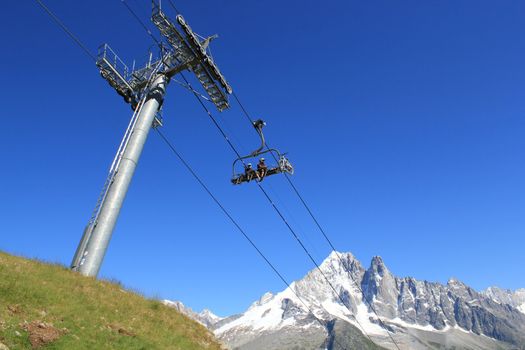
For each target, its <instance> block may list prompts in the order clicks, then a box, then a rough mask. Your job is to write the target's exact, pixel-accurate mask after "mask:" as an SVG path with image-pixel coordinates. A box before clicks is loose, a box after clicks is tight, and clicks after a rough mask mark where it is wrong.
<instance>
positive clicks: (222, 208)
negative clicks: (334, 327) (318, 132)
mask: <svg viewBox="0 0 525 350" xmlns="http://www.w3.org/2000/svg"><path fill="white" fill-rule="evenodd" d="M155 131H156V132H157V133H158V134H159V136H160V138H161V139H162V140H163V141H164V142H165V143H166V145H167V146H168V148H170V149H171V151H172V152H173V153H174V154H175V156H177V158H178V159H179V161H180V162H181V163H182V165H184V167H185V168H186V170H188V171H189V172H190V173H191V175H192V176H193V178H194V179H195V180H196V181H197V182H198V183H199V185H200V186H201V187H202V188H203V189H204V191H205V192H206V193H207V194H208V195H209V196H210V197H211V199H212V200H213V201H214V202H215V204H217V206H218V207H219V208H220V209H221V211H222V212H223V214H224V215H226V217H227V218H228V219H229V220H230V221H231V222H232V224H233V225H234V226H235V227H236V228H237V230H238V231H239V232H240V233H241V234H242V235H243V237H244V238H245V239H246V240H247V241H248V243H250V245H251V246H252V247H253V249H255V251H256V252H257V253H258V254H259V256H260V257H261V258H262V259H263V260H264V261H265V262H266V264H267V265H268V266H269V267H270V268H271V269H272V270H273V272H274V273H275V274H276V275H277V276H278V277H279V279H280V280H281V281H282V282H283V283H284V284H285V285H286V287H287V288H288V289H289V290H290V291H291V292H292V293H293V294H294V295H295V296H296V297H297V299H298V300H299V301H300V302H301V303H302V304H303V306H304V307H305V308H306V309H307V310H308V312H309V314H311V315H312V316H313V317H314V318H315V320H316V321H317V322H318V323H319V324H321V326H323V327H326V326H327V324H326V322H324V321H322V320H321V319H319V318H318V317H317V316H316V315H315V313H314V312H313V310H312V309H311V308H310V307H309V306H308V304H307V303H306V302H305V301H304V300H303V299H302V298H301V297H300V296H299V295H298V294H297V292H296V291H295V289H294V288H292V286H291V284H290V282H288V281H287V280H286V278H284V277H283V275H282V274H281V272H279V270H278V269H277V268H276V267H275V265H274V264H273V263H272V262H271V261H270V260H269V259H268V258H267V257H266V255H265V254H264V253H263V252H262V251H261V249H259V247H258V246H257V245H256V244H255V242H254V241H253V240H252V239H251V238H250V236H249V235H248V233H246V231H245V230H244V229H243V228H242V227H241V225H240V224H239V223H238V222H237V220H235V218H234V217H233V216H232V215H231V214H230V212H229V211H228V209H226V208H225V207H224V205H223V204H222V203H221V202H220V201H219V199H218V198H217V197H216V196H215V194H214V193H213V192H212V191H211V190H210V188H209V187H208V186H207V185H206V183H205V182H204V181H203V180H202V179H201V177H200V176H199V175H198V174H197V173H196V172H195V170H194V169H193V168H192V167H191V165H190V164H189V163H188V162H187V161H186V160H185V159H184V157H182V155H181V154H180V153H179V152H178V151H177V150H176V149H175V147H174V146H173V144H172V143H171V142H170V141H169V140H168V138H167V137H166V136H165V135H164V134H163V133H162V132H161V131H160V130H159V128H155ZM334 340H335V341H336V342H337V340H336V339H334ZM337 343H338V342H337ZM338 345H339V346H341V347H342V348H343V349H344V347H343V346H342V344H340V343H338Z"/></svg>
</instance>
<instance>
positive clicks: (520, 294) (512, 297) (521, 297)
mask: <svg viewBox="0 0 525 350" xmlns="http://www.w3.org/2000/svg"><path fill="white" fill-rule="evenodd" d="M482 294H484V295H485V296H487V297H489V298H491V299H492V300H494V301H495V302H497V303H500V304H508V305H510V306H513V307H515V308H517V309H518V310H520V311H521V312H523V313H524V314H525V288H522V289H518V290H516V291H514V292H513V291H511V290H508V289H501V288H498V287H490V288H487V290H485V291H483V292H482Z"/></svg>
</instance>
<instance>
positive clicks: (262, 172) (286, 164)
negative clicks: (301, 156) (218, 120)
mask: <svg viewBox="0 0 525 350" xmlns="http://www.w3.org/2000/svg"><path fill="white" fill-rule="evenodd" d="M264 126H266V123H265V122H264V121H263V120H261V119H258V120H256V121H254V122H253V127H254V128H255V130H256V131H257V133H258V134H259V137H260V138H261V146H260V147H259V148H257V149H256V150H255V151H253V152H252V153H250V154H248V155H246V156H243V157H239V158H237V159H235V161H234V162H233V175H232V179H231V182H232V184H234V185H240V184H242V183H243V182H250V181H252V180H255V181H258V182H260V181H262V180H263V179H264V178H266V177H268V176H271V175H275V174H281V173H288V174H291V175H293V173H294V169H293V166H292V164H291V163H290V161H289V160H288V159H287V158H286V157H285V154H281V153H280V152H279V151H278V150H277V149H275V148H267V149H266V150H264V148H265V147H266V141H265V139H264V134H263V131H262V129H263V127H264ZM264 154H269V155H271V156H272V158H274V159H277V164H276V165H274V166H266V165H265V167H266V168H265V169H253V168H252V165H251V163H250V162H246V161H247V160H250V159H256V158H258V157H260V156H262V155H264ZM260 159H262V161H263V164H265V163H264V158H260ZM239 162H240V163H242V165H243V169H242V170H243V171H242V172H237V171H236V167H238V164H239Z"/></svg>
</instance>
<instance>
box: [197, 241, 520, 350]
mask: <svg viewBox="0 0 525 350" xmlns="http://www.w3.org/2000/svg"><path fill="white" fill-rule="evenodd" d="M320 268H321V271H322V273H321V272H319V271H318V270H317V269H316V268H315V269H313V270H311V271H310V272H309V273H308V274H307V275H306V276H305V277H304V278H302V279H301V280H299V281H296V282H293V283H291V285H290V288H287V289H285V290H284V291H282V292H279V293H276V294H272V293H269V292H268V293H265V294H264V295H263V296H262V297H261V298H260V299H259V300H257V301H256V302H254V303H253V304H252V305H251V306H250V307H249V309H248V310H246V312H245V313H243V314H239V315H234V316H230V317H228V318H225V319H222V320H220V321H218V322H216V323H212V325H211V326H209V325H208V326H209V327H210V329H212V330H213V331H214V332H215V334H216V336H217V337H218V338H219V339H221V340H223V341H224V342H225V343H227V344H228V345H229V346H230V347H231V348H238V349H242V350H244V349H250V350H254V349H255V350H263V349H264V350H269V349H271V350H276V349H279V350H281V349H294V348H306V349H321V348H322V349H335V347H332V346H333V344H335V342H333V341H332V340H333V339H339V341H343V342H345V341H349V340H350V338H349V337H348V336H347V334H348V333H347V332H350V329H354V331H352V332H360V331H361V332H363V331H365V332H366V333H367V335H368V336H370V338H371V339H372V340H373V341H374V342H376V343H377V344H379V345H381V346H383V347H385V348H388V349H394V347H393V346H392V343H390V340H389V337H388V336H387V330H386V329H388V330H389V331H390V332H392V333H393V336H394V337H395V338H397V339H401V342H402V343H403V344H406V347H402V349H410V350H414V349H418V350H420V349H425V350H426V349H431V348H435V345H436V344H441V345H443V346H446V347H447V348H457V349H464V348H471V349H474V348H475V349H480V350H481V349H482V350H492V349H505V350H507V349H520V350H521V349H522V348H520V347H518V348H516V347H515V346H516V345H519V346H521V345H522V344H525V315H524V313H522V312H520V309H519V308H520V307H521V306H523V308H524V311H525V290H520V291H516V292H511V291H506V290H501V289H498V288H489V289H488V290H487V291H485V292H482V293H478V292H476V291H475V290H474V289H472V288H470V287H469V286H467V285H466V284H464V283H463V282H461V281H459V280H457V279H455V278H452V279H450V280H449V281H448V283H447V284H446V285H443V284H440V283H435V282H428V281H420V280H417V279H415V278H412V277H396V276H395V275H394V274H393V273H392V272H391V271H390V270H389V269H388V268H387V266H386V264H385V263H384V261H383V259H382V258H381V257H379V256H376V257H374V258H372V259H371V262H370V265H369V267H368V268H367V269H364V268H363V267H362V265H361V264H360V262H359V261H358V260H357V259H355V257H354V256H353V255H352V254H350V253H338V252H335V251H334V252H332V253H331V254H330V255H329V256H328V257H327V258H326V259H325V260H324V261H323V263H322V264H321V265H320ZM326 279H328V280H329V282H327V281H326ZM330 285H331V286H330ZM332 287H333V289H332ZM334 289H335V292H334ZM522 298H523V299H522ZM369 303H370V304H371V305H372V307H370V305H369ZM305 304H306V305H305ZM372 308H373V310H372ZM312 313H313V314H314V315H315V317H314V316H313V315H312ZM376 313H377V314H376ZM202 316H203V315H202V313H201V314H199V317H201V319H202ZM377 317H380V318H381V320H382V324H380V323H379V322H378V321H377ZM207 319H208V320H210V317H207ZM319 319H320V320H322V321H323V322H322V324H319V322H317V320H319ZM200 322H202V323H205V322H203V321H202V320H201V321H200ZM210 322H213V321H210ZM334 325H335V326H334ZM337 325H339V326H337ZM352 327H354V328H352ZM338 332H340V333H338ZM365 339H366V338H365ZM329 344H332V346H331V345H329ZM427 345H428V346H427ZM347 346H348V347H347V348H349V349H352V348H363V347H362V346H357V345H355V344H354V343H348V344H347ZM523 349H524V350H525V348H523Z"/></svg>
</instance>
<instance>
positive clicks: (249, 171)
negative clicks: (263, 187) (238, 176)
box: [244, 163, 259, 182]
mask: <svg viewBox="0 0 525 350" xmlns="http://www.w3.org/2000/svg"><path fill="white" fill-rule="evenodd" d="M244 176H245V177H246V181H248V182H250V181H251V180H253V178H254V176H256V177H259V176H258V174H257V172H256V171H255V170H254V169H253V167H252V163H248V164H247V165H246V167H245V168H244Z"/></svg>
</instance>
